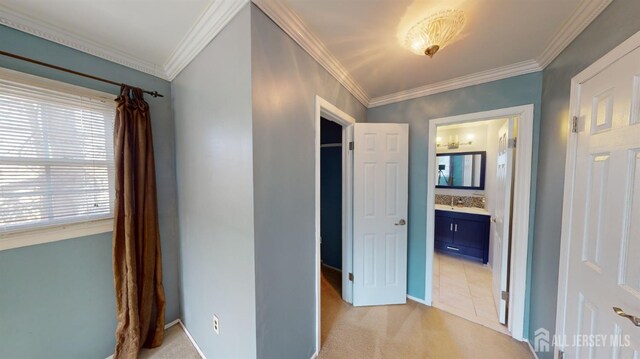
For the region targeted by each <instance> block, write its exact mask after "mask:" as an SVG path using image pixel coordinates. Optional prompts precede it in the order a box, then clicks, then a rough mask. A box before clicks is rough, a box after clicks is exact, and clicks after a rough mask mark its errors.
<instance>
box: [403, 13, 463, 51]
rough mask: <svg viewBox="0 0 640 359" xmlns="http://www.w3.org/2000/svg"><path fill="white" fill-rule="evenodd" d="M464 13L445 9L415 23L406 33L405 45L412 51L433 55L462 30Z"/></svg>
mask: <svg viewBox="0 0 640 359" xmlns="http://www.w3.org/2000/svg"><path fill="white" fill-rule="evenodd" d="M463 25H464V15H463V13H462V11H460V10H445V11H441V12H438V13H436V14H433V15H431V16H429V17H427V18H425V19H423V20H422V21H420V22H419V23H417V24H415V25H414V26H413V27H412V28H411V29H410V30H409V32H408V33H407V37H406V40H405V46H406V47H407V48H408V49H409V50H410V51H411V52H413V53H416V54H418V55H422V54H424V55H427V56H429V57H433V55H434V54H435V53H436V52H438V50H440V49H442V48H444V47H445V46H446V45H447V44H448V43H449V42H450V41H451V40H452V39H453V38H454V37H455V36H456V35H458V34H459V33H460V30H462V26H463Z"/></svg>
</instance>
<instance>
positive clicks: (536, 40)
mask: <svg viewBox="0 0 640 359" xmlns="http://www.w3.org/2000/svg"><path fill="white" fill-rule="evenodd" d="M284 1H285V2H286V4H287V5H288V6H289V7H290V8H291V9H292V10H293V11H294V12H295V13H296V14H297V15H298V16H299V17H300V18H301V19H302V21H304V23H305V24H306V25H307V27H308V28H309V29H310V30H311V32H313V33H314V34H315V35H316V36H317V37H318V38H319V39H320V40H321V41H322V42H323V43H324V44H325V46H326V47H327V49H328V50H329V52H331V53H332V54H333V55H334V56H335V57H336V58H337V59H338V61H340V63H341V64H342V65H343V66H344V67H345V68H346V70H347V71H348V72H349V73H350V74H351V75H352V76H353V78H354V79H355V81H356V82H358V83H359V84H360V85H361V86H362V88H363V89H364V90H365V92H366V93H367V94H368V95H369V96H370V97H372V98H375V97H380V96H384V95H388V94H390V93H395V92H398V91H403V90H407V89H411V88H415V87H419V86H423V85H427V84H433V83H437V82H441V81H445V80H449V79H452V78H456V77H460V76H464V75H469V74H473V73H477V72H481V71H486V70H490V69H494V68H499V67H503V66H506V65H510V64H515V63H519V62H522V61H526V60H531V59H535V58H536V57H538V56H539V55H540V54H541V53H542V52H543V50H544V49H545V47H546V46H547V45H548V44H549V43H550V41H551V39H552V38H553V36H554V35H555V34H556V33H557V32H558V31H559V30H560V27H561V26H562V25H563V24H564V22H565V21H566V20H567V19H568V18H569V16H570V15H571V14H572V13H573V12H574V11H575V10H576V8H577V5H578V3H579V0H387V1H382V0H350V1H345V0H323V1H310V0H284ZM445 9H458V10H462V11H463V12H464V14H465V17H466V22H465V26H464V28H463V30H462V32H461V33H460V35H458V37H457V38H456V39H454V43H452V44H450V45H448V46H447V47H446V48H444V49H442V50H441V51H440V52H438V53H437V54H436V55H435V56H434V57H433V58H429V57H427V56H424V55H422V56H420V55H415V54H413V53H411V52H409V51H408V50H406V49H405V48H403V47H402V46H401V45H400V41H402V40H403V39H404V36H405V34H406V32H407V31H408V30H409V28H410V27H411V26H413V25H414V24H415V23H417V22H418V21H420V20H422V19H423V18H425V17H427V16H429V15H431V14H433V13H435V12H438V11H440V10H445Z"/></svg>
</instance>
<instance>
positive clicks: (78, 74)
mask: <svg viewBox="0 0 640 359" xmlns="http://www.w3.org/2000/svg"><path fill="white" fill-rule="evenodd" d="M0 55H4V56H8V57H13V58H14V59H18V60H22V61H26V62H30V63H32V64H36V65H40V66H44V67H48V68H51V69H54V70H58V71H63V72H68V73H70V74H73V75H77V76H82V77H86V78H89V79H92V80H96V81H102V82H105V83H108V84H111V85H115V86H122V85H125V84H122V83H119V82H115V81H111V80H107V79H103V78H101V77H98V76H93V75H89V74H85V73H83V72H79V71H74V70H70V69H67V68H64V67H60V66H57V65H52V64H48V63H46V62H42V61H38V60H34V59H31V58H28V57H24V56H20V55H16V54H12V53H10V52H6V51H2V50H0ZM142 92H144V93H146V94H149V95H151V96H153V97H164V96H163V95H162V94H160V93H158V91H147V90H142Z"/></svg>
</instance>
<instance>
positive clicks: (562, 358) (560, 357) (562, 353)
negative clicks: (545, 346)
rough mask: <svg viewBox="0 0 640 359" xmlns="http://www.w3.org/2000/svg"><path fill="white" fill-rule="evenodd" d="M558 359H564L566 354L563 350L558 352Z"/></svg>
mask: <svg viewBox="0 0 640 359" xmlns="http://www.w3.org/2000/svg"><path fill="white" fill-rule="evenodd" d="M558 359H564V352H563V351H562V350H558Z"/></svg>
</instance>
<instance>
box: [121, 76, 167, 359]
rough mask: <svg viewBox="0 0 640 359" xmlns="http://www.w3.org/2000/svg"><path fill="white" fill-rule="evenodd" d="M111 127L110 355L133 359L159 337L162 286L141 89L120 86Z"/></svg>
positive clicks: (150, 146) (161, 333)
mask: <svg viewBox="0 0 640 359" xmlns="http://www.w3.org/2000/svg"><path fill="white" fill-rule="evenodd" d="M116 102H117V103H118V107H117V111H116V119H115V125H114V148H115V154H114V160H115V166H116V167H115V178H116V185H115V187H116V198H115V214H114V224H113V226H114V227H113V274H114V283H115V291H116V316H117V319H118V326H117V328H116V333H115V336H116V348H115V354H114V358H116V359H118V358H137V357H138V352H139V351H140V348H141V347H149V348H153V347H157V346H159V345H160V344H162V339H163V336H164V306H165V297H164V288H163V286H162V256H161V252H160V235H159V233H158V205H157V199H156V177H155V164H154V158H153V140H152V137H151V117H150V115H149V105H148V104H147V103H146V102H145V101H144V98H143V94H142V91H141V90H140V89H136V88H131V87H128V86H125V85H123V86H122V88H121V89H120V96H119V97H118V98H117V99H116Z"/></svg>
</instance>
